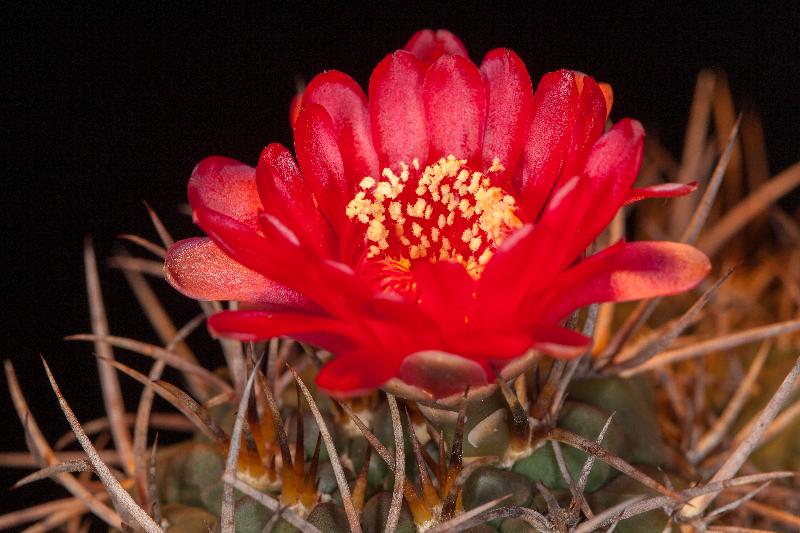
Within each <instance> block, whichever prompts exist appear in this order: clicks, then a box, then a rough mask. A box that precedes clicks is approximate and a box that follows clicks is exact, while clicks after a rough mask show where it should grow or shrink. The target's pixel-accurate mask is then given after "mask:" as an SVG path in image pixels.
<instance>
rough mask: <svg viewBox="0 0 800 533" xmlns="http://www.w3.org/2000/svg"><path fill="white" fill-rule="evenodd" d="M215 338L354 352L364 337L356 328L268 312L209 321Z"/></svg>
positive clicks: (230, 313) (226, 314) (229, 313)
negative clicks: (278, 340) (288, 341)
mask: <svg viewBox="0 0 800 533" xmlns="http://www.w3.org/2000/svg"><path fill="white" fill-rule="evenodd" d="M208 327H209V329H210V330H211V332H212V333H213V334H214V335H219V336H222V337H229V338H233V339H237V340H240V341H260V340H266V339H271V338H272V337H280V336H282V335H285V336H287V337H292V338H295V339H298V340H301V341H302V342H309V343H311V344H314V345H316V346H319V347H320V348H324V349H335V350H339V349H342V348H343V347H350V348H352V345H353V343H354V342H355V339H359V338H360V337H361V335H360V332H359V331H358V329H357V328H355V327H354V326H352V325H350V324H347V323H345V322H341V321H338V320H334V319H331V318H326V317H319V316H314V315H306V314H298V313H271V312H267V311H223V312H222V313H217V314H215V315H213V316H211V317H210V318H209V319H208Z"/></svg>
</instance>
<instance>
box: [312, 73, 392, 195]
mask: <svg viewBox="0 0 800 533" xmlns="http://www.w3.org/2000/svg"><path fill="white" fill-rule="evenodd" d="M308 104H319V105H321V106H322V107H324V108H325V111H327V112H328V115H330V117H331V121H332V122H333V128H334V132H335V134H336V141H337V144H338V145H339V150H340V152H341V154H342V162H343V163H344V169H345V176H346V177H347V179H348V180H349V181H350V183H351V184H354V183H358V181H359V180H361V178H363V177H364V176H377V175H378V172H379V169H378V155H377V154H376V153H375V147H374V146H373V144H372V132H371V131H370V125H369V110H368V108H367V97H366V95H365V94H364V91H362V90H361V87H359V86H358V83H356V82H355V80H353V78H351V77H350V76H348V75H347V74H344V73H342V72H339V71H338V70H330V71H328V72H325V73H323V74H319V75H318V76H315V77H314V79H312V80H311V83H309V84H308V87H306V90H305V92H303V105H308Z"/></svg>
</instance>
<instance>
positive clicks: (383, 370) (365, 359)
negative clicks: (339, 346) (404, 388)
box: [316, 350, 400, 398]
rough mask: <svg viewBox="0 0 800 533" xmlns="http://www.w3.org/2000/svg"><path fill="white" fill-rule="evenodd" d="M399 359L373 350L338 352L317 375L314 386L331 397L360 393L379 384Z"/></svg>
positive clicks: (395, 366)
mask: <svg viewBox="0 0 800 533" xmlns="http://www.w3.org/2000/svg"><path fill="white" fill-rule="evenodd" d="M399 364H400V362H399V360H398V359H397V358H391V357H386V354H385V353H376V352H375V351H373V350H361V351H354V352H350V353H347V354H340V355H338V356H336V357H334V358H333V359H332V360H331V361H328V362H327V363H325V366H323V367H322V368H321V369H320V371H319V373H318V374H317V379H316V382H317V386H318V387H319V388H321V389H323V390H325V391H326V392H328V393H329V394H331V395H332V396H335V397H338V398H345V397H350V396H359V395H361V394H363V393H364V392H367V391H369V390H371V389H374V388H376V387H380V386H381V385H383V384H384V383H385V382H387V381H388V380H389V379H391V378H392V377H393V376H394V375H395V374H396V373H397V367H398V366H399Z"/></svg>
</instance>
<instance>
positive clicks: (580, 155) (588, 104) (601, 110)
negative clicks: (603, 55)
mask: <svg viewBox="0 0 800 533" xmlns="http://www.w3.org/2000/svg"><path fill="white" fill-rule="evenodd" d="M575 80H576V82H578V87H579V91H580V95H581V97H580V103H579V107H580V110H579V111H578V116H577V119H576V121H575V127H574V129H573V131H572V142H571V144H570V147H569V150H568V151H567V156H566V158H565V160H564V167H563V168H562V170H561V178H560V180H559V181H560V182H564V181H566V180H568V179H570V178H572V177H573V176H576V175H578V174H580V173H581V171H582V170H583V165H584V163H585V162H586V158H587V157H588V155H589V151H590V150H591V148H592V145H594V143H595V142H596V141H597V139H599V138H600V136H601V135H602V134H603V130H604V129H605V124H606V99H605V96H604V95H603V91H602V90H601V89H600V86H599V85H598V84H597V82H595V81H594V79H593V78H591V77H590V76H586V75H585V74H577V75H576V77H575Z"/></svg>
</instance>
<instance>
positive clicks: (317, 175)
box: [294, 104, 353, 235]
mask: <svg viewBox="0 0 800 533" xmlns="http://www.w3.org/2000/svg"><path fill="white" fill-rule="evenodd" d="M294 144H295V151H296V152H297V160H298V162H299V163H300V168H301V169H302V171H303V176H304V177H305V181H306V183H307V184H308V185H309V187H310V189H311V192H312V193H313V194H314V197H315V198H316V200H317V203H318V204H319V207H320V209H321V210H322V213H323V214H324V215H325V218H326V219H327V220H328V222H330V223H331V225H332V226H333V227H334V229H336V230H337V233H338V234H339V235H342V234H344V233H345V229H346V227H347V226H348V220H347V216H346V215H345V206H346V205H347V203H348V202H349V201H350V199H351V195H352V194H351V193H352V190H353V189H352V188H351V186H350V184H349V182H348V181H347V179H345V174H344V164H343V163H342V156H341V154H340V153H339V147H338V145H337V144H336V132H335V130H334V127H333V122H332V121H331V117H330V116H329V115H328V112H327V111H325V108H323V107H322V106H320V105H317V104H308V105H304V106H303V109H302V110H301V111H300V116H299V117H298V118H297V124H296V125H295V129H294Z"/></svg>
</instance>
